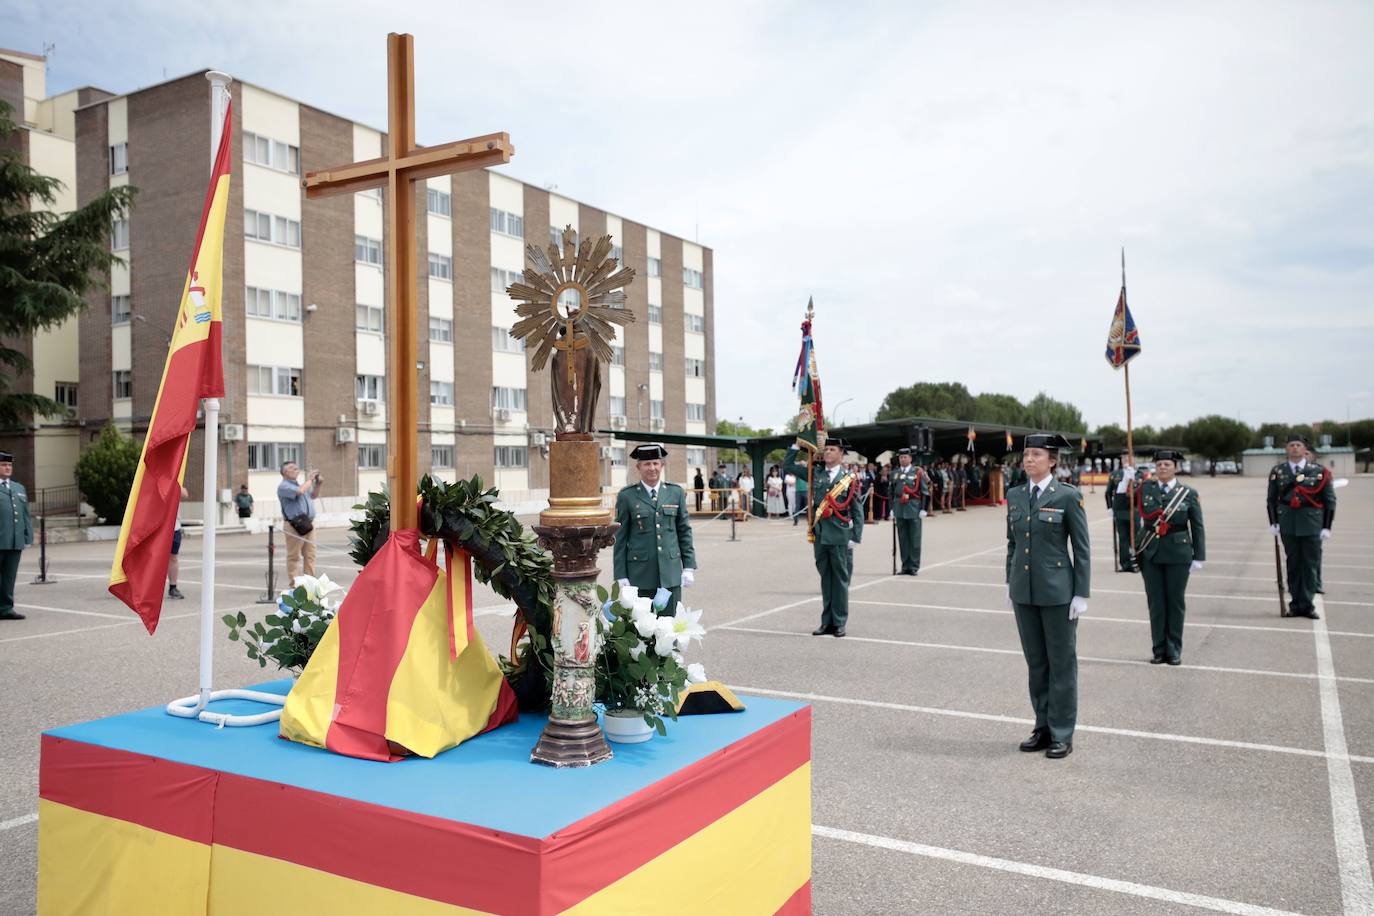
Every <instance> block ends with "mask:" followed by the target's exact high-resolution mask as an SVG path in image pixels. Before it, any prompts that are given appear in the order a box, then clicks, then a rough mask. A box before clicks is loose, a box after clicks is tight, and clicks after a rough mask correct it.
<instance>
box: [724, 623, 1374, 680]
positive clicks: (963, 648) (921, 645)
mask: <svg viewBox="0 0 1374 916" xmlns="http://www.w3.org/2000/svg"><path fill="white" fill-rule="evenodd" d="M717 629H721V630H732V631H734V632H736V633H766V634H768V635H769V636H802V637H809V636H810V635H811V634H810V633H797V632H795V631H789V630H768V629H764V628H762V627H735V626H730V627H717ZM845 641H847V642H869V643H878V644H879V645H884V646H910V647H912V648H916V649H950V650H953V651H955V652H986V653H990V654H994V655H1018V656H1019V655H1021V650H1020V649H997V648H992V647H989V646H968V645H958V644H955V643H941V642H915V641H912V640H907V639H879V638H877V637H874V636H854V635H853V634H850V635H848V636H846V637H845ZM1078 660H1079V661H1080V662H1098V663H1100V664H1104V665H1144V666H1145V667H1147V668H1150V667H1154V666H1153V665H1151V664H1150V663H1149V662H1148V661H1146V660H1145V659H1137V658H1107V657H1104V656H1100V655H1080V656H1078ZM1184 667H1185V668H1186V669H1187V670H1188V671H1210V672H1213V673H1218V674H1254V675H1259V676H1261V677H1291V678H1297V679H1299V680H1306V681H1315V680H1317V679H1318V678H1320V677H1322V675H1320V674H1310V673H1306V672H1302V671H1274V670H1272V669H1268V668H1224V667H1219V666H1215V665H1191V664H1190V665H1186V666H1184ZM1336 680H1338V681H1348V682H1350V683H1352V684H1374V678H1369V677H1347V676H1340V677H1337V678H1336Z"/></svg>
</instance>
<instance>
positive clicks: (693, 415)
mask: <svg viewBox="0 0 1374 916" xmlns="http://www.w3.org/2000/svg"><path fill="white" fill-rule="evenodd" d="M687 419H689V420H700V421H702V422H705V421H706V405H705V404H692V403H688V405H687Z"/></svg>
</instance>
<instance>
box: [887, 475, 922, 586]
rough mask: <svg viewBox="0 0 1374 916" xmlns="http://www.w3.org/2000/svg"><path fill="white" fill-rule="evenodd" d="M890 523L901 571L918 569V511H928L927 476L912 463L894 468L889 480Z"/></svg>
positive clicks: (919, 531) (910, 571) (919, 564)
mask: <svg viewBox="0 0 1374 916" xmlns="http://www.w3.org/2000/svg"><path fill="white" fill-rule="evenodd" d="M888 492H889V494H890V496H891V503H892V523H893V524H894V525H896V526H897V546H898V549H899V550H900V551H901V554H902V572H903V573H910V574H913V575H914V574H915V573H917V572H920V570H921V513H922V512H924V511H929V507H930V478H929V477H927V476H926V472H925V471H924V470H922V469H921V468H919V467H917V466H916V465H914V464H912V465H909V466H907V467H904V468H903V467H898V468H894V469H893V471H892V476H891V478H890V479H889V490H888Z"/></svg>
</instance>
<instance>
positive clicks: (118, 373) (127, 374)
mask: <svg viewBox="0 0 1374 916" xmlns="http://www.w3.org/2000/svg"><path fill="white" fill-rule="evenodd" d="M114 396H115V400H119V399H120V398H131V397H133V396H134V374H133V372H132V371H131V370H129V369H116V370H115V371H114Z"/></svg>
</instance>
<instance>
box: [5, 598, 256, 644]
mask: <svg viewBox="0 0 1374 916" xmlns="http://www.w3.org/2000/svg"><path fill="white" fill-rule="evenodd" d="M29 606H30V605H18V604H17V605H15V607H29ZM255 607H258V605H256V604H250V605H247V606H246V607H230V608H216V609H215V612H216V613H217V614H229V613H232V612H234V611H247V610H251V609H253V608H255ZM45 610H50V611H52V610H55V611H60V610H63V609H62V608H45ZM73 613H79V612H73ZM130 614H132V612H130ZM103 616H111V615H103ZM199 616H200V611H187V612H186V613H185V614H163V615H162V617H160V618H159V620H185V619H186V618H187V617H199ZM142 622H143V621H142V620H140V619H139V618H137V617H133V616H130V617H129V619H128V620H120V621H118V622H117V623H101V624H97V625H96V626H93V627H79V628H77V629H74V630H53V631H50V632H47V633H29V634H27V635H24V636H6V637H4V638H3V639H0V643H4V642H23V641H24V640H28V639H47V638H48V637H50V636H75V635H77V634H80V633H92V632H94V631H96V630H109V629H113V628H114V627H127V626H129V625H131V624H135V623H142Z"/></svg>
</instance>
